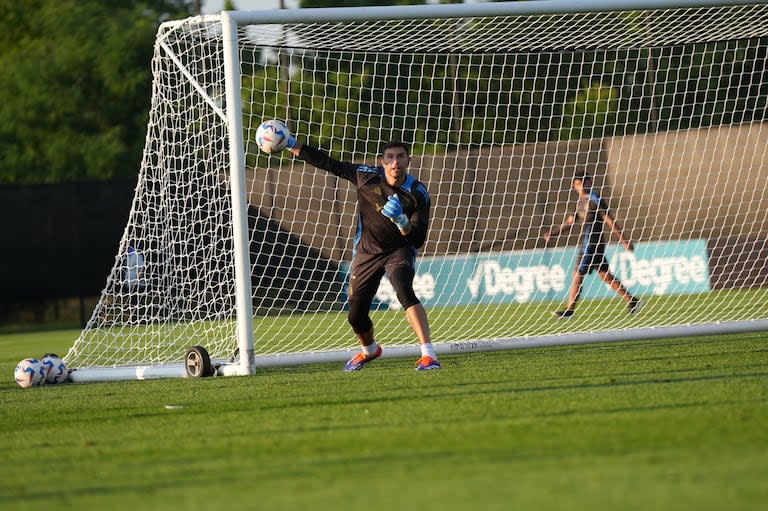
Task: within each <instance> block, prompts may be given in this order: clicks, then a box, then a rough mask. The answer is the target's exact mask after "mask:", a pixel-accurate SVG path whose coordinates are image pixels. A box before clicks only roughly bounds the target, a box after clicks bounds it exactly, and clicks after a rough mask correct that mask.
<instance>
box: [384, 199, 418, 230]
mask: <svg viewBox="0 0 768 511" xmlns="http://www.w3.org/2000/svg"><path fill="white" fill-rule="evenodd" d="M381 214H382V215H384V216H385V217H387V218H389V219H390V220H392V221H393V222H394V223H395V225H396V226H397V228H398V229H400V230H401V231H405V230H407V229H408V228H409V227H410V226H411V221H410V220H408V217H407V216H406V215H405V213H404V212H403V205H402V204H400V197H398V196H397V194H394V195H390V196H389V200H387V203H386V204H384V208H383V209H382V210H381Z"/></svg>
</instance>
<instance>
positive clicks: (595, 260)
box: [576, 243, 610, 275]
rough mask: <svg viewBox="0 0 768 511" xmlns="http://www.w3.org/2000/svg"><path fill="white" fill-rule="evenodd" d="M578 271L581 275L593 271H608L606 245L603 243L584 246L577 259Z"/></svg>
mask: <svg viewBox="0 0 768 511" xmlns="http://www.w3.org/2000/svg"><path fill="white" fill-rule="evenodd" d="M576 261H577V262H576V271H577V272H579V274H581V275H587V274H588V273H592V272H593V271H598V272H608V271H610V267H609V266H608V259H607V258H606V257H605V245H604V244H603V243H599V244H595V245H590V244H587V245H586V246H583V247H582V250H581V251H580V252H579V257H578V259H577V260H576Z"/></svg>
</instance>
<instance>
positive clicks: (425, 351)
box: [421, 342, 437, 360]
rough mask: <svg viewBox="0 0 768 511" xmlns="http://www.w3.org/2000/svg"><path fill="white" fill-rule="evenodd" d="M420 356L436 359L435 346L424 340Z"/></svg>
mask: <svg viewBox="0 0 768 511" xmlns="http://www.w3.org/2000/svg"><path fill="white" fill-rule="evenodd" d="M421 356H422V357H430V358H432V359H433V360H437V354H435V347H434V346H433V345H432V343H431V342H425V343H424V344H422V345H421Z"/></svg>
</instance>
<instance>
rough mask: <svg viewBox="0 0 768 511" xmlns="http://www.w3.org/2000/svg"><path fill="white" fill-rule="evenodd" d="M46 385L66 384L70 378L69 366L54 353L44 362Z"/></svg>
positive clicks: (49, 354)
mask: <svg viewBox="0 0 768 511" xmlns="http://www.w3.org/2000/svg"><path fill="white" fill-rule="evenodd" d="M42 364H43V371H44V372H45V383H64V382H65V381H67V379H68V378H69V369H67V364H65V363H64V361H63V360H62V359H61V357H59V356H58V355H56V354H54V353H47V354H46V355H44V356H43V360H42Z"/></svg>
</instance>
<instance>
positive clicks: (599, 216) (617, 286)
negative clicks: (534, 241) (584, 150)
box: [544, 174, 643, 318]
mask: <svg viewBox="0 0 768 511" xmlns="http://www.w3.org/2000/svg"><path fill="white" fill-rule="evenodd" d="M573 189H574V190H576V192H577V193H578V194H579V199H578V202H577V203H576V212H575V214H572V215H568V217H566V219H565V222H564V223H563V224H562V225H560V226H559V227H556V228H554V229H552V230H550V231H548V232H545V233H544V241H545V242H548V241H549V240H550V238H552V237H555V236H558V235H560V234H562V233H564V232H569V231H570V230H571V229H572V228H573V226H574V224H575V222H576V220H579V222H580V223H581V236H580V237H581V246H580V247H579V256H578V258H577V261H576V269H575V270H574V272H573V279H572V281H571V290H570V292H569V293H568V303H567V305H566V307H565V309H563V310H559V311H555V312H554V313H553V314H554V316H555V317H557V318H570V317H572V316H573V314H574V311H575V310H576V303H577V302H578V301H579V296H580V295H581V286H582V284H583V282H584V276H585V275H588V274H590V273H592V272H593V271H597V275H598V276H599V277H600V278H601V279H602V280H603V282H605V283H606V284H608V285H609V286H610V287H611V289H613V290H614V291H615V292H616V293H617V294H618V295H619V296H620V297H622V298H623V299H624V300H625V301H626V302H627V310H628V311H629V313H630V314H635V313H637V312H639V311H640V309H641V308H642V306H643V302H642V301H640V300H639V299H637V298H635V297H634V296H633V295H632V294H631V293H630V292H629V291H627V288H625V287H624V285H623V284H622V283H621V281H619V279H617V278H616V277H615V276H614V275H613V274H612V273H611V271H610V269H609V267H608V259H607V258H606V257H605V240H604V239H603V225H604V224H607V225H608V227H609V228H610V229H611V232H613V233H614V234H615V235H616V237H617V238H618V239H619V242H620V243H621V244H623V245H624V248H626V249H627V250H629V251H630V252H632V251H633V250H634V249H635V247H634V244H633V243H632V241H631V240H630V239H629V238H627V237H626V236H624V232H623V231H622V229H621V227H620V226H619V223H618V222H617V221H616V219H615V218H614V217H613V215H612V214H611V212H610V211H609V210H608V204H607V203H606V202H605V200H604V199H603V198H602V197H601V196H600V195H599V194H598V193H597V191H595V190H593V189H592V176H590V175H588V174H581V175H576V176H575V177H574V178H573Z"/></svg>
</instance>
